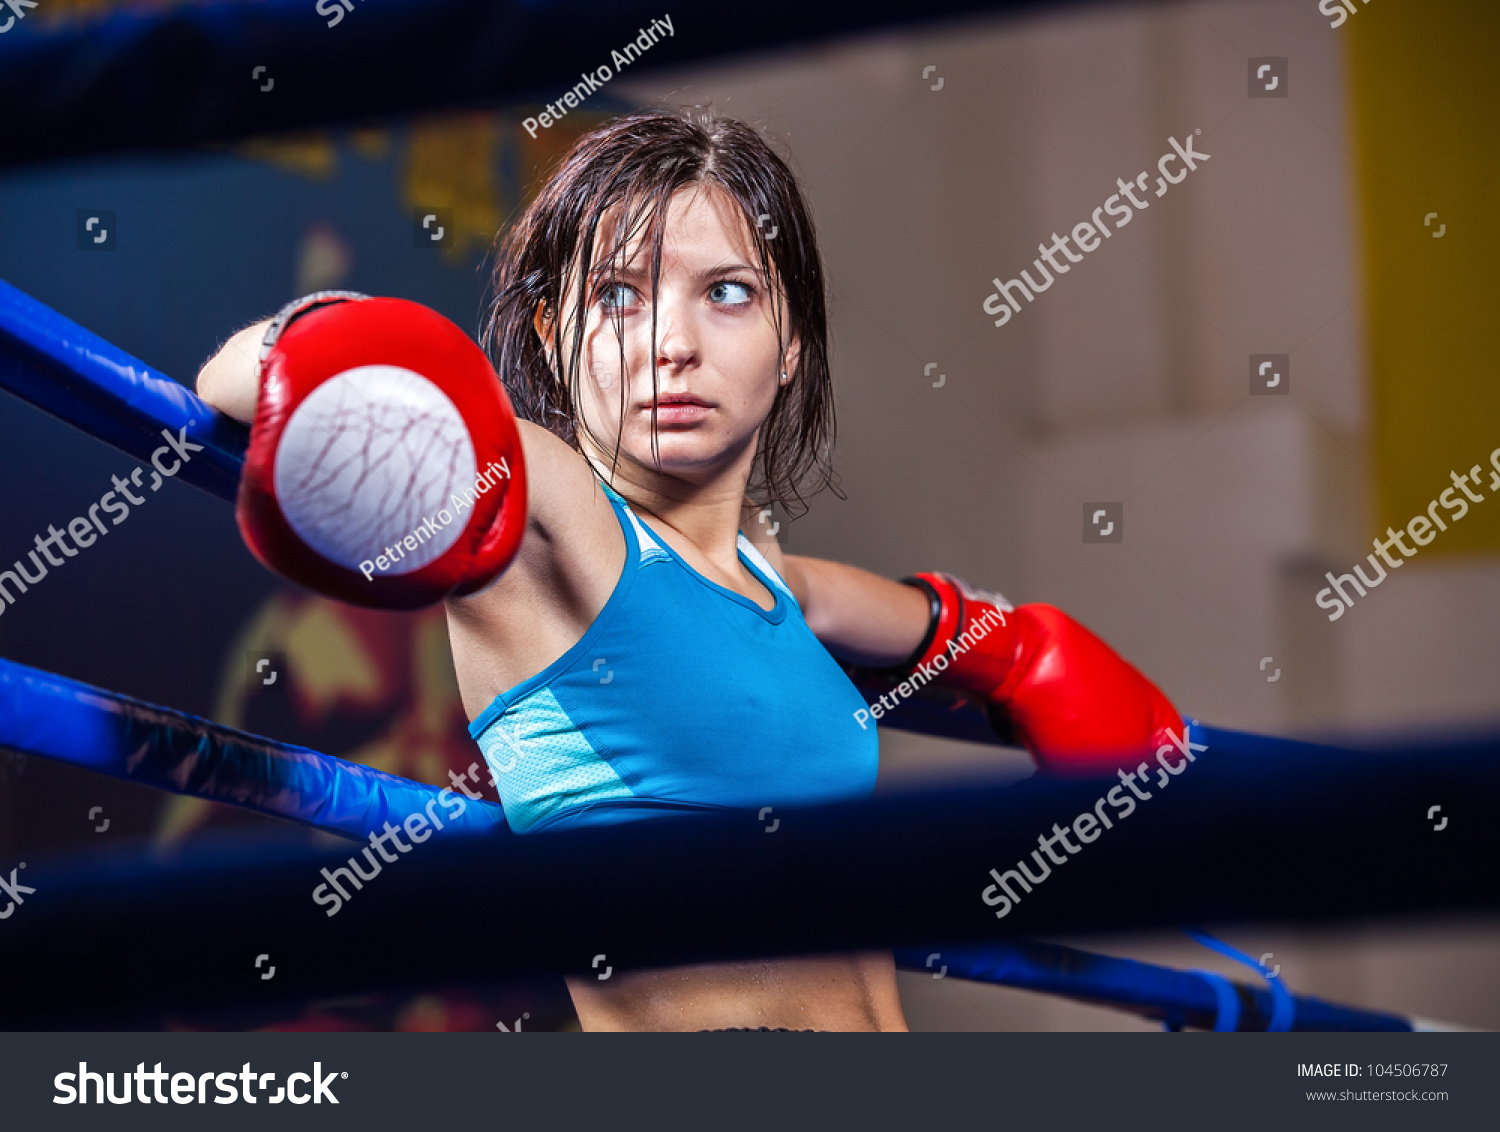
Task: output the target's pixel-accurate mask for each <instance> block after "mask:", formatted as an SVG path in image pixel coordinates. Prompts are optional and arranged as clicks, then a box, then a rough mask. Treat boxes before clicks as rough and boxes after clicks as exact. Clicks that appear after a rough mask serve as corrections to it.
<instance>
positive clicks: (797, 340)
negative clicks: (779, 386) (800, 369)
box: [777, 331, 802, 385]
mask: <svg viewBox="0 0 1500 1132" xmlns="http://www.w3.org/2000/svg"><path fill="white" fill-rule="evenodd" d="M801 360H802V337H801V335H799V334H798V333H797V332H796V331H793V332H792V338H791V341H790V342H788V343H787V348H786V360H785V362H784V363H783V368H784V369H785V370H786V375H787V384H788V385H790V384H791V383H792V382H793V381H794V380H795V379H796V377H797V363H798V362H799V361H801ZM780 376H781V375H780V374H778V375H777V378H778V379H779V378H780Z"/></svg>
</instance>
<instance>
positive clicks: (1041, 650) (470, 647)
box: [198, 113, 1180, 1030]
mask: <svg viewBox="0 0 1500 1132" xmlns="http://www.w3.org/2000/svg"><path fill="white" fill-rule="evenodd" d="M265 329H266V327H265V324H257V325H256V326H253V327H250V328H249V329H248V330H246V331H243V332H241V334H239V335H237V336H236V337H235V338H233V339H231V340H230V342H229V343H228V344H227V345H226V347H225V348H224V350H222V351H221V352H220V353H219V354H218V355H217V356H216V357H215V358H214V359H212V360H211V361H210V362H209V363H208V365H206V366H205V367H204V370H203V372H202V373H201V374H200V375H199V382H198V388H199V392H200V393H201V394H202V395H203V396H204V398H205V399H206V400H208V401H209V402H210V403H211V404H213V405H215V406H216V407H218V408H220V409H221V410H223V411H224V412H227V413H229V414H230V415H232V416H235V417H237V418H239V419H241V420H247V421H248V420H250V419H252V417H253V416H254V413H255V409H256V397H257V393H258V388H259V387H258V384H257V379H258V370H257V367H255V366H253V365H249V364H247V363H248V361H249V360H250V359H251V358H253V356H254V352H255V348H256V346H257V345H258V343H259V341H260V338H261V336H262V335H263V334H264V333H265ZM483 341H484V344H485V346H486V348H487V351H488V353H489V356H490V358H491V360H492V361H493V363H494V368H495V370H496V372H497V373H498V374H499V375H500V377H501V379H502V381H503V382H504V384H505V387H506V389H507V391H508V393H509V396H510V399H511V402H512V403H513V405H514V406H515V410H516V414H517V416H518V417H519V418H520V421H519V428H520V442H521V449H522V453H523V456H524V465H525V482H526V487H527V497H526V498H527V503H528V517H527V520H526V525H525V530H524V534H522V535H521V537H520V541H519V548H518V550H517V552H516V554H515V557H514V559H513V561H511V562H510V565H509V567H508V568H507V569H506V570H505V571H504V573H502V574H501V575H500V576H499V577H498V579H497V580H495V581H493V582H492V583H490V584H488V585H486V586H484V587H483V588H480V589H478V591H477V592H475V593H473V594H471V595H470V596H467V597H452V598H449V600H448V603H447V612H448V624H449V631H450V639H451V644H452V648H453V658H454V666H455V669H456V671H457V675H458V683H459V688H460V691H461V694H462V697H463V702H464V706H465V708H466V710H467V711H468V713H469V715H470V718H471V719H472V720H473V723H472V725H471V728H470V732H471V734H472V735H473V736H474V738H475V739H476V741H477V742H478V743H479V745H480V747H481V749H482V750H483V752H484V755H485V758H486V760H487V761H488V763H489V765H490V767H491V768H492V769H493V770H494V771H495V777H496V781H497V782H498V783H499V791H500V795H501V798H502V801H503V803H504V806H505V811H506V816H507V819H508V821H509V823H510V825H511V826H512V827H513V828H514V829H515V830H516V831H517V832H518V833H520V834H526V833H528V832H530V831H532V830H537V829H543V828H558V827H562V826H567V825H576V824H582V823H594V822H604V821H617V820H627V819H634V818H642V817H650V816H652V815H656V814H669V813H681V812H684V811H690V810H695V809H696V810H701V809H725V808H731V809H744V810H759V808H760V807H762V806H766V805H775V804H778V803H780V804H794V803H808V802H818V801H827V800H833V799H839V798H849V797H858V796H863V795H867V794H868V793H869V792H870V791H871V789H872V788H873V786H874V782H875V772H876V759H877V742H876V734H875V730H874V727H873V726H869V727H867V726H866V725H865V724H864V723H863V722H859V721H857V719H856V715H857V713H860V712H863V713H864V715H865V718H866V719H868V718H869V712H868V711H867V710H865V709H866V708H867V705H866V704H865V703H864V701H863V699H862V698H861V697H860V696H859V694H858V693H857V692H856V690H855V688H854V686H853V685H852V684H851V683H850V681H849V680H848V678H847V677H846V676H845V674H844V672H843V671H842V669H841V668H840V667H839V664H838V662H837V661H836V660H835V659H834V658H835V657H837V658H838V660H840V661H844V662H848V663H854V664H860V665H864V666H869V667H875V668H886V669H897V670H899V671H900V672H901V673H911V674H912V675H911V680H910V686H909V687H908V685H903V687H908V690H914V688H915V687H918V686H920V684H921V683H922V682H925V680H926V679H933V678H938V677H939V676H940V677H941V678H942V679H945V680H947V681H948V682H949V683H951V684H953V685H954V686H956V687H959V688H961V689H962V690H964V691H966V692H968V693H970V694H972V695H974V696H975V697H976V698H979V699H981V700H982V701H984V702H986V703H988V704H991V705H995V706H998V707H1002V708H1003V709H1004V710H1006V711H1007V712H1008V715H1009V719H1010V721H1011V722H1012V724H1013V725H1014V726H1015V728H1016V731H1017V733H1018V735H1019V736H1020V737H1021V738H1022V739H1023V740H1024V741H1026V742H1027V745H1028V746H1029V747H1030V748H1031V749H1032V750H1033V753H1034V754H1036V755H1037V756H1038V758H1039V761H1041V760H1047V759H1051V760H1052V761H1054V762H1057V761H1066V760H1067V758H1068V757H1069V756H1071V755H1073V754H1083V753H1096V752H1097V751H1099V750H1101V749H1111V750H1115V751H1119V752H1124V751H1129V752H1131V753H1132V754H1134V753H1135V752H1137V751H1146V750H1148V747H1149V744H1150V743H1152V742H1159V741H1161V735H1162V733H1163V731H1164V729H1165V728H1167V727H1170V726H1176V727H1180V721H1179V720H1178V718H1177V716H1176V714H1175V713H1174V712H1172V710H1171V707H1170V705H1169V704H1167V703H1166V701H1165V699H1164V698H1163V697H1161V694H1160V693H1159V692H1157V691H1156V689H1154V688H1153V687H1151V685H1150V684H1149V683H1148V682H1146V681H1145V680H1144V678H1143V677H1141V676H1140V675H1139V674H1138V673H1136V672H1135V670H1134V669H1132V668H1130V666H1129V665H1127V664H1125V662H1124V661H1122V660H1120V659H1119V658H1118V657H1116V656H1115V655H1114V654H1113V653H1111V652H1110V651H1109V650H1108V648H1107V646H1104V645H1103V644H1102V642H1099V641H1098V640H1097V638H1094V637H1092V636H1091V635H1090V634H1088V633H1087V631H1086V630H1083V629H1082V628H1081V627H1080V626H1077V625H1076V624H1075V623H1073V622H1071V621H1068V620H1067V619H1066V618H1065V617H1063V615H1061V614H1059V613H1057V612H1056V611H1055V610H1051V609H1050V607H1046V606H1023V607H1021V609H1019V610H1011V607H1010V606H1009V605H1008V604H1006V603H1005V602H1004V601H1003V599H999V598H997V597H996V596H995V595H990V594H984V593H982V592H979V591H974V590H972V589H969V588H968V587H966V586H964V585H963V584H962V583H959V582H957V580H956V579H949V578H947V577H945V576H942V575H922V576H921V577H920V578H919V579H914V580H912V581H911V582H910V583H908V584H902V583H898V582H893V581H889V580H887V579H884V578H880V577H877V576H876V575H874V574H870V573H868V572H866V571H863V570H860V569H857V568H855V567H852V566H846V565H841V564H838V563H833V562H826V561H820V560H816V559H809V558H800V557H796V556H792V555H783V554H782V553H781V551H780V549H779V547H778V546H777V544H776V541H775V538H774V537H773V536H772V535H771V534H770V533H769V532H768V530H767V526H766V524H764V523H762V522H758V521H757V515H758V513H759V512H760V510H761V508H762V507H763V506H765V505H767V504H769V503H771V502H776V503H779V504H781V505H783V506H784V507H789V508H791V509H792V510H793V511H798V510H803V509H805V507H804V506H803V504H802V499H803V493H811V492H814V491H816V490H818V489H820V488H822V487H825V486H829V485H830V483H831V481H832V474H831V466H830V453H831V450H832V443H833V433H834V408H833V391H832V375H831V373H830V370H829V364H828V356H827V326H826V314H825V298H824V277H823V270H822V265H821V263H820V259H819V255H818V251H817V246H816V240H815V237H814V232H813V226H812V223H811V221H810V219H809V217H808V214H807V210H806V206H805V204H804V202H803V199H802V195H801V192H800V190H799V189H798V187H797V185H796V182H795V179H794V177H793V176H792V174H791V172H790V170H789V169H788V168H787V166H786V165H785V163H784V162H783V161H782V160H781V159H780V158H779V157H778V156H777V155H776V154H775V153H774V152H773V151H772V150H771V148H770V147H769V146H768V145H767V144H766V143H765V141H764V140H763V139H762V138H761V137H760V136H759V135H758V134H757V133H756V132H755V131H754V130H752V129H751V128H749V127H748V126H746V125H744V124H742V123H739V122H735V121H732V120H726V119H715V120H708V121H701V122H694V121H690V120H686V119H684V118H681V117H677V116H673V115H667V114H655V113H641V114H634V115H630V116H627V117H624V118H620V119H617V120H615V121H613V122H610V123H608V124H606V125H605V126H603V127H601V128H600V129H598V130H596V131H595V132H593V133H591V134H589V135H587V136H585V137H583V138H581V139H580V140H579V141H578V142H577V143H576V144H575V145H574V146H573V148H572V149H571V151H570V152H569V153H568V154H567V155H566V156H565V157H564V159H563V160H562V162H561V164H560V165H559V167H558V168H557V169H556V170H555V171H554V172H553V173H552V175H551V177H550V179H549V180H548V182H547V183H546V185H545V187H544V188H543V189H542V191H541V193H540V194H539V195H538V197H537V198H536V199H535V201H534V202H533V203H532V204H531V205H530V206H529V208H528V209H527V210H526V213H525V214H524V216H522V217H521V218H520V220H519V222H518V223H517V224H516V225H515V227H514V228H513V229H512V230H511V232H510V233H509V235H508V236H507V237H506V239H505V241H504V243H503V244H502V246H501V249H500V256H499V262H498V267H497V271H496V278H495V297H494V300H493V303H492V305H491V307H490V310H489V313H488V318H487V321H486V325H485V328H484V335H483ZM918 673H925V674H926V675H925V676H919V675H918ZM1101 719H1102V720H1103V721H1104V722H1103V723H1100V722H1099V720H1101ZM569 987H570V990H571V992H572V995H573V1000H574V1003H575V1005H576V1007H577V1010H578V1015H579V1018H580V1020H581V1022H582V1024H583V1027H584V1028H585V1029H588V1030H613V1029H673V1030H702V1029H729V1028H752V1029H754V1028H760V1027H767V1028H771V1029H780V1028H787V1029H818V1030H902V1029H905V1028H906V1026H905V1021H904V1019H903V1016H902V1012H901V1004H900V1000H899V997H898V995H897V990H896V978H895V970H894V966H893V963H892V959H891V956H890V954H889V953H884V952H881V953H867V954H855V955H832V956H815V957H805V958H798V959H782V960H776V961H773V962H745V963H723V964H705V965H700V966H694V967H685V968H677V969H672V970H659V971H645V972H626V971H620V972H616V973H615V974H614V976H613V977H612V978H611V979H610V980H609V981H608V982H601V981H598V980H595V979H587V978H584V979H573V980H570V981H569Z"/></svg>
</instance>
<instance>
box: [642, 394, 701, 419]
mask: <svg viewBox="0 0 1500 1132" xmlns="http://www.w3.org/2000/svg"><path fill="white" fill-rule="evenodd" d="M713 409H714V405H713V402H711V401H705V400H704V399H703V398H702V397H697V396H695V395H693V394H692V393H668V394H666V395H664V396H662V397H659V398H658V399H657V402H656V423H657V424H658V425H696V424H698V423H699V422H701V421H702V420H704V418H706V417H707V416H708V414H709V413H710V412H712V411H713ZM640 411H641V412H642V413H645V414H647V415H649V414H650V412H651V403H650V402H649V401H648V402H646V403H645V404H644V405H642V406H640Z"/></svg>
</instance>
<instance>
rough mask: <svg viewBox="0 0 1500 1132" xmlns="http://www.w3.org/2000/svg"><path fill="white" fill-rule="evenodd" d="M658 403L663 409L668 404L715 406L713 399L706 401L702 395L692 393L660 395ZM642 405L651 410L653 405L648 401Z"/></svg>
mask: <svg viewBox="0 0 1500 1132" xmlns="http://www.w3.org/2000/svg"><path fill="white" fill-rule="evenodd" d="M656 403H657V405H658V406H660V407H661V408H663V409H665V408H666V407H667V406H668V405H701V406H702V407H703V408H705V409H711V408H713V403H712V402H711V401H705V400H704V399H703V398H702V397H698V396H695V395H694V394H692V393H666V394H663V395H662V396H660V397H658V398H657V399H656ZM641 407H642V408H644V409H647V410H649V409H650V408H651V405H650V404H649V403H647V404H645V405H643V406H641Z"/></svg>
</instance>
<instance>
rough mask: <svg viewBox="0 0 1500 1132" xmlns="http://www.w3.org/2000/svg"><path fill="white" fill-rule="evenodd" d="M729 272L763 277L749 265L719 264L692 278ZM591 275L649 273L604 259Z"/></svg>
mask: <svg viewBox="0 0 1500 1132" xmlns="http://www.w3.org/2000/svg"><path fill="white" fill-rule="evenodd" d="M731 271H748V272H750V273H751V274H753V275H757V276H760V277H761V278H764V277H765V272H763V271H762V270H761V269H760V268H758V267H752V266H750V264H748V263H726V264H721V265H720V266H718V267H710V268H708V269H707V270H706V271H700V272H698V273H697V274H696V275H695V276H694V278H695V279H699V280H706V279H711V278H713V277H714V276H716V275H724V274H726V273H727V272H731ZM591 274H592V275H593V276H594V278H595V279H598V278H599V277H600V276H603V275H618V276H621V277H624V278H630V279H637V278H639V279H644V278H645V277H646V276H647V275H649V274H650V272H649V271H647V269H646V268H645V267H625V268H618V269H616V268H614V265H613V262H612V261H611V260H608V259H606V260H605V261H604V262H603V263H602V264H597V265H596V266H595V268H594V270H593V272H592V273H591Z"/></svg>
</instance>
